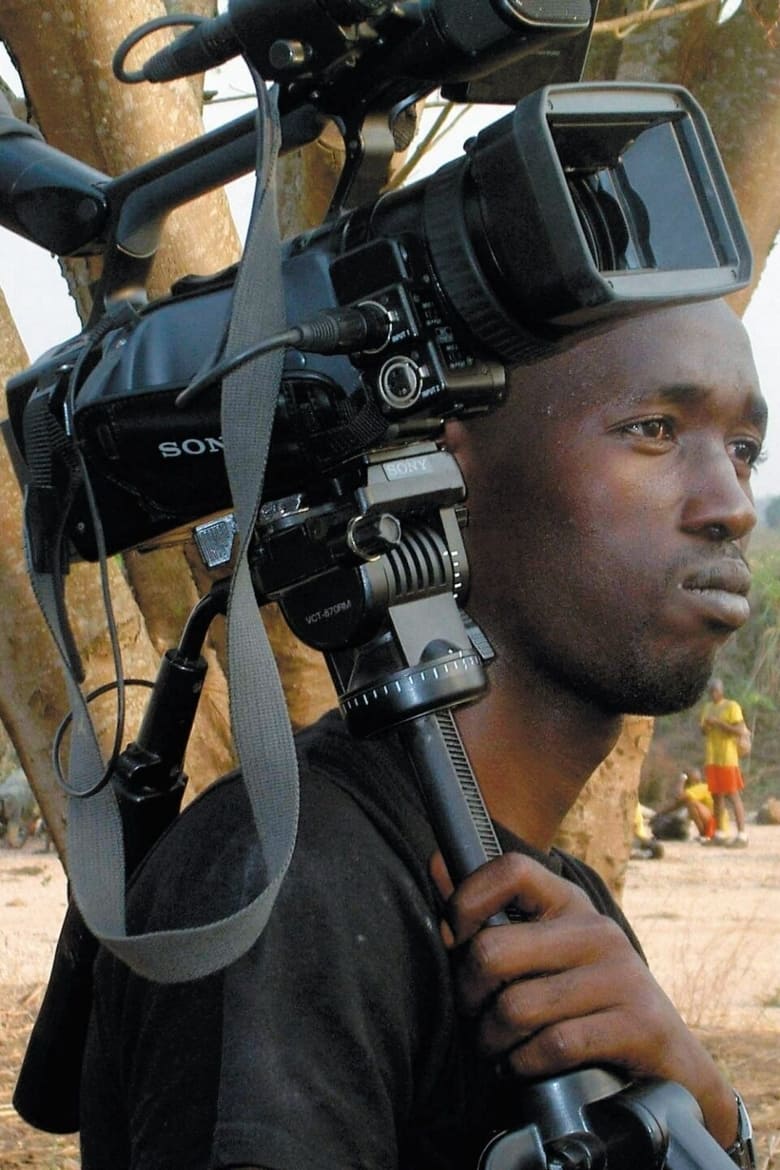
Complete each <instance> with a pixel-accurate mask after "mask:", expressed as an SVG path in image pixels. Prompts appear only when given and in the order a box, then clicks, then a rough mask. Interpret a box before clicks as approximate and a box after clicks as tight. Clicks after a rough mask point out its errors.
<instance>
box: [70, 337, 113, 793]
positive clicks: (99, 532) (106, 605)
mask: <svg viewBox="0 0 780 1170" xmlns="http://www.w3.org/2000/svg"><path fill="white" fill-rule="evenodd" d="M107 325H108V322H105V323H104V330H99V331H98V336H97V338H96V339H94V340H99V339H100V338H102V335H103V332H104V331H107ZM91 353H92V346H91V345H88V346H85V348H84V349H83V350H82V352H81V354H80V355H79V357H78V360H77V361H76V363H75V365H74V366H73V369H72V371H71V374H70V378H69V381H68V390H67V394H66V399H65V403H64V404H63V407H64V416H65V419H64V421H65V429H66V432H67V434H69V436H70V439H71V442H72V444H73V450H74V452H75V455H76V458H77V460H78V464H79V469H80V471H81V482H82V484H83V487H84V493H85V495H86V499H87V507H88V510H89V517H90V520H91V522H92V528H93V532H94V535H95V546H96V549H97V557H98V568H99V571H100V589H101V594H102V597H103V609H104V612H105V615H106V624H107V626H108V636H109V643H110V646H111V657H112V660H113V663H114V674H115V676H116V677H115V681H114V683H113V684H111V685H112V686H113V687H114V688H115V689H116V692H117V699H116V724H115V728H114V743H113V747H112V750H111V756H110V759H109V761H108V764H107V765H106V768H105V771H104V773H103V776H102V777H101V778H100V780H98V781H97V782H96V783H95V784H93V785H92V787H91V788H89V789H87V790H86V791H81V792H79V791H76V790H75V789H72V788H71V787H70V786H69V785H68V784H67V783H66V782H65V781H64V779H63V787H64V788H65V791H66V792H67V793H68V795H69V796H78V797H81V798H87V797H89V796H94V795H95V793H97V792H100V790H101V789H102V788H105V786H106V784H107V783H108V781H109V779H110V777H111V773H112V772H113V769H114V763H115V761H116V758H117V756H118V755H119V752H120V750H121V747H122V740H123V739H124V734H125V688H124V677H123V674H122V650H121V647H120V645H119V631H118V630H117V626H116V619H115V617H114V607H113V604H112V601H111V589H110V586H109V582H108V553H107V551H106V541H105V535H104V532H103V524H102V522H101V519H100V511H99V509H98V506H97V500H96V499H95V494H94V492H93V490H92V484H91V482H90V478H89V472H88V470H87V464H86V460H85V458H84V453H83V451H82V450H81V447H80V444H79V441H78V434H77V432H76V409H75V407H76V393H77V387H78V384H79V381H80V378H81V371H82V368H83V366H84V364H85V362H86V360H87V358H88V356H89V355H90V354H91ZM87 702H89V700H88V699H87Z"/></svg>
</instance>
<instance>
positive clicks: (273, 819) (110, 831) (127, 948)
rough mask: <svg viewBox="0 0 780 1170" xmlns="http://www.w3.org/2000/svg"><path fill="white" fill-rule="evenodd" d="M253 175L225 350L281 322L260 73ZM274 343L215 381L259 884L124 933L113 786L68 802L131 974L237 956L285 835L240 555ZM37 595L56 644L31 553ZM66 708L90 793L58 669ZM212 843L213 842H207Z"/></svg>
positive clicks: (275, 375) (101, 916) (93, 900)
mask: <svg viewBox="0 0 780 1170" xmlns="http://www.w3.org/2000/svg"><path fill="white" fill-rule="evenodd" d="M255 85H256V88H257V92H258V136H259V142H258V174H257V185H256V190H255V200H254V206H253V212H252V219H251V223H250V228H249V234H248V239H247V245H246V249H245V252H244V258H243V261H242V264H241V267H240V270H239V274H238V279H237V282H236V290H235V303H234V310H233V317H232V320H231V327H230V333H229V337H228V344H227V351H226V352H227V353H231V352H238V351H240V350H243V349H245V348H247V347H248V345H250V344H251V343H253V342H255V341H257V340H259V339H261V338H263V337H267V336H270V335H271V334H274V333H278V332H281V331H283V330H284V328H285V325H286V319H285V308H284V288H283V283H282V273H281V250H280V243H279V229H278V223H277V217H276V201H275V195H274V187H273V172H274V163H275V159H276V154H277V152H278V146H279V123H278V116H277V113H276V108H275V102H274V101H272V100H271V98H270V96H269V95H268V93H267V91H266V88H265V85H264V83H263V81H262V80H261V79H260V78H255ZM282 365H283V353H280V352H277V353H274V354H270V355H266V356H263V357H261V358H258V359H256V360H255V361H253V362H251V363H247V364H246V365H245V366H243V367H241V368H240V369H239V370H237V371H235V372H234V373H233V374H231V375H230V376H229V377H228V378H226V379H225V381H224V383H223V393H222V425H223V438H224V448H225V462H226V466H227V471H228V477H229V480H230V485H231V492H232V497H233V505H234V512H235V516H236V521H237V526H238V531H239V553H238V557H237V564H236V569H235V573H234V577H233V582H232V588H231V596H230V601H229V605H228V663H229V685H230V712H231V719H232V724H233V733H234V739H235V744H236V750H237V753H238V757H239V760H240V762H241V768H242V773H243V777H244V783H245V785H246V789H247V793H248V796H249V801H250V804H251V807H252V812H253V816H254V819H255V823H256V826H257V833H258V838H259V847H260V849H261V850H262V854H263V858H264V862H265V873H266V875H267V877H266V880H267V885H266V887H265V889H263V890H262V891H261V892H260V894H259V895H257V896H256V897H255V898H254V899H253V900H252V901H250V902H249V903H248V904H247V905H245V906H244V907H242V908H241V909H240V910H239V911H238V912H236V913H235V914H233V915H231V916H229V917H227V918H223V919H218V920H216V921H214V922H211V923H208V924H206V925H203V926H200V927H194V928H188V929H181V930H170V931H161V932H155V933H149V934H138V935H128V934H127V930H126V922H125V876H126V875H125V860H124V847H123V842H122V830H121V818H120V813H119V808H118V806H117V803H116V799H115V796H114V792H113V789H112V787H111V785H110V784H109V785H106V786H105V787H104V788H102V789H101V790H100V791H99V792H97V793H96V794H95V795H93V796H90V797H88V798H78V797H75V798H71V799H70V800H69V804H68V866H69V876H70V879H71V884H72V889H73V894H74V897H75V900H76V902H77V904H78V906H79V909H80V911H81V913H82V915H83V917H84V919H85V921H86V923H87V925H88V926H89V928H90V929H91V931H92V932H93V934H95V935H96V936H97V937H98V938H99V939H100V941H101V942H103V943H104V944H105V945H106V946H107V947H108V948H109V949H110V950H111V951H113V952H114V953H115V954H116V955H117V956H118V957H119V958H121V959H122V960H123V961H124V962H125V963H127V965H128V966H130V967H131V968H133V970H135V971H137V972H138V973H139V974H142V975H144V976H146V977H147V978H149V979H152V980H155V981H157V982H160V983H174V982H184V981H187V980H190V979H195V978H199V977H201V976H204V975H207V974H210V973H211V972H213V971H215V970H218V969H219V968H221V967H223V966H226V965H227V964H228V963H231V962H233V961H234V960H235V959H236V958H238V957H239V956H240V955H242V954H243V953H244V952H245V951H246V950H248V949H249V947H250V946H251V945H252V944H253V942H254V941H255V940H256V938H257V937H258V935H259V934H260V933H261V931H262V929H263V927H264V926H265V923H266V922H267V920H268V916H269V915H270V913H271V910H272V908H273V905H274V901H275V899H276V895H277V892H278V889H279V886H280V884H281V881H282V879H283V877H284V874H285V872H286V869H287V866H288V864H289V861H290V858H291V856H292V851H293V848H294V845H295V838H296V833H297V820H298V771H297V762H296V757H295V749H294V743H293V738H292V731H291V727H290V722H289V718H288V715H287V709H286V704H285V700H284V694H283V691H282V687H281V683H280V680H279V675H278V670H277V666H276V662H275V659H274V656H273V652H272V650H271V647H270V645H269V642H268V638H267V636H266V633H265V628H264V626H263V623H262V621H261V619H260V615H259V612H258V607H257V603H256V599H255V595H254V590H253V588H252V581H251V574H250V570H249V565H248V562H247V553H248V549H249V544H250V538H251V534H252V531H253V528H254V523H255V518H256V514H257V510H258V507H259V502H260V497H261V492H262V483H263V477H264V474H265V464H266V457H267V452H268V446H269V442H270V435H271V426H272V423H273V417H274V411H275V408H276V402H277V399H278V394H279V386H280V382H281V373H282ZM28 569H29V572H30V577H31V579H32V582H33V588H34V589H35V592H36V596H37V598H38V601H39V604H40V606H41V609H42V611H43V613H44V616H45V617H46V619H47V621H48V623H49V627H50V629H51V631H52V634H53V635H54V638H55V641H56V642H57V645H58V648H59V649H60V652H61V653H62V652H63V648H64V642H63V638H62V632H61V630H59V628H58V617H57V606H56V596H55V589H54V585H53V580H52V578H51V577H50V576H48V575H46V574H41V573H38V572H36V571H35V570H34V567H33V565H32V558H31V557H30V555H29V539H28ZM66 681H67V686H68V694H69V699H70V704H71V711H72V713H73V731H72V735H71V751H70V766H69V782H70V785H71V787H72V788H73V789H75V790H76V791H79V792H89V791H90V790H91V789H92V788H93V787H94V786H95V785H96V784H97V783H98V781H99V779H100V777H101V776H102V775H103V772H104V764H103V761H102V759H101V754H100V750H99V747H98V744H97V740H96V736H95V733H94V729H93V727H92V723H91V719H90V717H89V713H88V710H87V704H86V701H85V699H84V697H83V695H82V693H81V690H80V688H79V687H78V685H77V683H76V681H75V679H74V678H73V677H72V676H71V675H70V672H68V671H67V670H66ZM217 847H218V844H217Z"/></svg>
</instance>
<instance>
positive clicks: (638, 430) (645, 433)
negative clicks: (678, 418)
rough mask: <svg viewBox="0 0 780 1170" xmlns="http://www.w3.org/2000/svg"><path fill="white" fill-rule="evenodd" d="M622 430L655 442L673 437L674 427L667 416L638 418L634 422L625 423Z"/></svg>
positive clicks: (666, 440) (665, 440)
mask: <svg viewBox="0 0 780 1170" xmlns="http://www.w3.org/2000/svg"><path fill="white" fill-rule="evenodd" d="M623 431H624V432H625V433H626V434H627V435H635V436H636V437H637V438H639V439H651V440H653V441H655V442H658V441H662V442H668V441H670V440H671V439H673V438H674V427H673V426H672V424H671V422H670V421H669V419H668V418H640V419H637V421H636V422H632V423H626V425H625V426H624V427H623Z"/></svg>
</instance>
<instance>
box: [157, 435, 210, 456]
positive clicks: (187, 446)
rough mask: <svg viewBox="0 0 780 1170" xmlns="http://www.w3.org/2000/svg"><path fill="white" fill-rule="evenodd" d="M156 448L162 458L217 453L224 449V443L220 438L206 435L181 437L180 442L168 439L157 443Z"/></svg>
mask: <svg viewBox="0 0 780 1170" xmlns="http://www.w3.org/2000/svg"><path fill="white" fill-rule="evenodd" d="M157 449H158V451H159V452H160V454H161V455H162V457H163V459H175V458H177V457H178V456H179V455H217V454H220V453H221V452H222V451H224V449H225V445H224V443H223V442H222V440H221V439H216V438H212V437H211V436H208V437H206V438H205V439H196V438H190V439H182V440H181V441H180V442H175V441H173V440H169V441H168V442H167V443H159V444H158V447H157Z"/></svg>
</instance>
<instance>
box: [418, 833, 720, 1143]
mask: <svg viewBox="0 0 780 1170" xmlns="http://www.w3.org/2000/svg"><path fill="white" fill-rule="evenodd" d="M431 872H432V874H433V877H434V880H435V882H436V884H437V886H438V888H439V891H440V893H441V894H442V897H443V898H444V899H445V900H446V901H447V910H446V917H447V921H446V922H445V923H443V925H442V934H443V937H444V941H445V943H446V945H447V946H448V947H449V948H450V949H451V950H452V951H453V956H454V959H455V964H454V967H455V981H456V991H457V995H458V999H459V1003H460V1006H461V1008H462V1010H463V1012H464V1013H465V1014H467V1015H469V1016H472V1017H474V1019H475V1021H476V1023H477V1043H478V1045H479V1048H480V1051H481V1052H482V1054H483V1055H484V1056H485V1057H486V1058H488V1059H492V1060H502V1061H504V1062H505V1063H506V1064H507V1065H508V1066H509V1067H510V1068H511V1069H512V1070H513V1071H514V1072H515V1073H516V1074H517V1075H518V1076H522V1077H544V1076H551V1075H554V1074H559V1073H562V1072H565V1071H567V1070H569V1069H573V1068H577V1067H581V1066H587V1065H596V1064H610V1065H613V1066H615V1067H617V1068H619V1069H622V1070H623V1071H624V1072H625V1073H626V1074H627V1076H628V1077H629V1078H630V1079H635V1078H639V1079H641V1078H646V1077H651V1076H654V1077H661V1078H663V1079H665V1080H674V1081H678V1082H679V1083H680V1084H682V1085H684V1086H685V1088H686V1089H688V1090H689V1092H691V1093H692V1094H693V1095H694V1096H695V1097H696V1099H697V1101H698V1102H699V1106H700V1107H701V1110H702V1113H703V1115H704V1120H705V1124H706V1125H707V1128H708V1129H709V1131H710V1133H711V1134H712V1136H713V1137H714V1138H715V1139H716V1140H717V1141H719V1142H720V1143H721V1145H723V1146H724V1147H728V1146H729V1145H730V1144H731V1143H732V1142H733V1141H734V1138H735V1135H736V1129H737V1114H736V1104H735V1100H734V1094H733V1092H732V1091H731V1089H730V1088H729V1085H728V1083H727V1082H726V1081H725V1079H724V1078H723V1077H722V1076H721V1074H720V1073H719V1071H718V1069H717V1067H716V1066H715V1063H714V1061H713V1060H712V1058H711V1057H710V1056H709V1054H708V1053H707V1051H706V1050H705V1049H704V1047H703V1046H702V1045H701V1044H700V1043H699V1041H698V1040H697V1039H696V1038H695V1037H694V1036H693V1035H692V1033H691V1032H690V1031H689V1030H688V1028H687V1027H686V1025H685V1023H684V1022H683V1020H682V1019H681V1017H680V1016H679V1014H678V1013H677V1011H676V1009H675V1008H674V1006H673V1004H672V1003H671V1001H670V1000H669V999H668V998H667V996H666V995H665V994H664V992H663V991H662V990H661V988H660V987H659V985H658V984H657V983H656V981H655V979H654V978H653V976H652V975H651V973H650V971H649V970H648V968H647V966H646V965H645V963H644V962H643V961H642V959H641V958H640V956H639V955H638V954H637V953H636V951H635V950H634V948H633V946H632V945H631V943H630V942H629V940H628V938H627V937H626V935H625V934H624V933H623V931H622V930H621V929H620V927H619V926H618V925H617V924H616V923H615V922H613V921H612V920H611V919H609V918H607V917H605V916H604V915H603V914H599V912H598V911H597V910H596V909H595V907H594V906H593V905H592V903H591V902H590V900H589V899H588V898H587V896H586V895H585V894H584V893H583V891H582V890H580V889H579V888H578V887H577V886H575V885H573V884H572V883H571V882H569V881H567V880H566V879H564V878H561V877H558V876H557V875H555V874H553V873H551V872H550V871H549V870H547V869H545V867H544V866H542V865H540V864H539V863H538V862H536V861H534V860H532V859H531V858H529V857H525V856H523V855H521V854H519V853H507V854H504V855H503V856H502V857H498V858H496V859H495V860H493V861H490V862H488V863H487V864H486V865H484V866H482V867H481V868H480V869H479V870H477V871H476V873H473V874H471V875H470V876H469V877H468V878H466V880H465V881H464V882H463V883H462V884H461V885H460V886H459V887H458V889H457V890H455V891H453V887H452V883H451V881H450V879H449V876H448V874H447V870H446V868H445V865H444V862H443V860H442V858H441V855H440V854H437V855H436V856H435V857H434V858H433V860H432V863H431ZM510 903H514V905H515V906H517V907H519V909H520V910H521V911H522V912H523V913H524V914H526V915H527V916H528V921H527V922H523V923H519V924H510V925H507V926H488V927H483V925H482V924H483V923H484V922H485V921H486V920H487V919H488V918H489V917H490V916H491V915H492V914H495V913H497V912H498V911H500V910H502V909H505V908H506V906H508V905H509V904H510Z"/></svg>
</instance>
